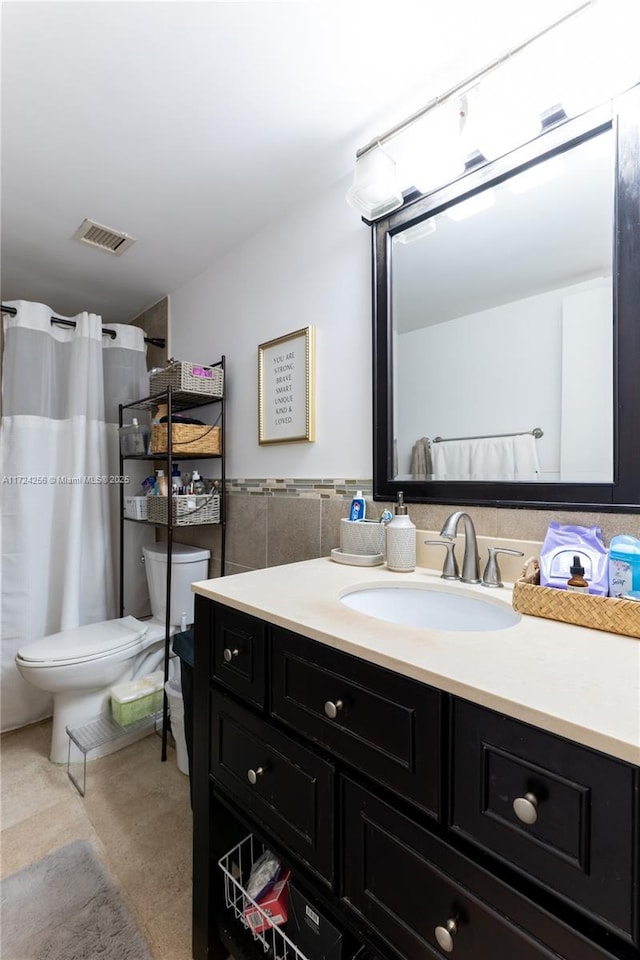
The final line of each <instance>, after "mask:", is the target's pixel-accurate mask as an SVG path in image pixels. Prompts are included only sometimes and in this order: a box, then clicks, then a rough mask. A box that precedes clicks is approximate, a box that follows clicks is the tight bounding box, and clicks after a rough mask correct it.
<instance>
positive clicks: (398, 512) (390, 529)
mask: <svg viewBox="0 0 640 960" xmlns="http://www.w3.org/2000/svg"><path fill="white" fill-rule="evenodd" d="M386 542H387V567H388V568H389V570H394V571H396V572H398V573H404V572H406V573H409V572H410V571H411V570H414V569H415V565H416V527H415V524H414V523H412V522H411V520H410V519H409V516H408V514H407V508H406V506H405V503H404V495H403V493H402V491H400V492H399V493H398V502H397V503H396V506H395V516H394V517H393V520H390V521H389V523H388V524H387V526H386Z"/></svg>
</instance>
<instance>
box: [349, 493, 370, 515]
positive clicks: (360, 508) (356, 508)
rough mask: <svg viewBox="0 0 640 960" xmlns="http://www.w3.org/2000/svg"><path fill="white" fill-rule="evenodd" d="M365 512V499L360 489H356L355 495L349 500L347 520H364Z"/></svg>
mask: <svg viewBox="0 0 640 960" xmlns="http://www.w3.org/2000/svg"><path fill="white" fill-rule="evenodd" d="M366 512H367V504H366V503H365V499H364V497H363V496H362V490H358V491H357V493H356V495H355V497H354V498H353V500H352V501H351V509H350V510H349V520H364V517H365V514H366Z"/></svg>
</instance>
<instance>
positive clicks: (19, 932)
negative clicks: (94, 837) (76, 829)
mask: <svg viewBox="0 0 640 960" xmlns="http://www.w3.org/2000/svg"><path fill="white" fill-rule="evenodd" d="M1 914H2V934H1V955H2V958H3V960H152V958H151V954H150V952H149V948H148V946H147V942H146V940H145V939H144V937H143V936H142V934H141V933H140V931H139V930H138V928H137V926H136V924H135V921H134V919H133V917H132V916H131V914H130V913H129V910H128V909H127V907H126V905H125V903H124V901H123V899H122V897H121V896H120V894H119V892H118V889H117V887H116V886H115V885H114V883H113V881H112V880H111V878H110V877H109V875H108V874H107V872H106V870H105V869H104V867H103V866H102V864H101V863H100V861H99V860H98V858H97V857H96V855H95V853H94V852H93V848H92V846H91V844H90V843H88V842H87V841H85V840H76V841H75V842H74V843H69V844H67V846H65V847H61V848H60V850H56V851H55V853H51V854H49V856H48V857H44V859H42V860H38V862H37V863H33V864H31V866H29V867H25V869H24V870H20V871H19V872H18V873H14V874H12V875H11V876H10V877H7V879H6V880H3V882H2V894H1Z"/></svg>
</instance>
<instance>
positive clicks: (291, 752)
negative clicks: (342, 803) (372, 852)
mask: <svg viewBox="0 0 640 960" xmlns="http://www.w3.org/2000/svg"><path fill="white" fill-rule="evenodd" d="M210 770H211V777H212V779H213V780H214V782H216V783H218V784H221V785H222V786H223V787H224V788H225V789H226V790H227V791H228V792H230V793H232V794H233V795H234V796H235V797H237V798H238V800H239V801H240V803H242V804H244V805H245V807H246V808H247V809H248V810H250V811H251V813H252V814H253V815H254V816H255V817H256V818H257V819H258V820H260V821H261V822H262V823H263V824H265V825H266V826H267V827H268V828H269V829H270V830H272V831H273V832H274V833H275V834H276V836H278V837H280V838H281V840H282V841H283V842H284V843H286V844H287V846H288V847H289V848H290V849H291V850H292V851H293V852H294V853H297V854H298V856H300V857H301V858H302V859H303V860H304V861H305V862H306V863H307V864H309V865H310V866H311V867H312V868H313V870H314V871H315V872H316V873H317V874H319V875H320V876H321V877H322V879H323V880H324V881H325V882H326V883H328V884H332V883H333V865H334V832H333V831H334V805H335V798H334V771H333V766H332V765H331V764H330V763H328V762H327V761H326V760H324V759H322V758H321V757H318V756H317V755H316V754H315V753H313V752H312V751H311V750H307V749H306V748H305V747H303V746H301V745H300V744H299V743H297V742H295V741H294V740H292V739H291V738H290V737H286V736H284V735H283V734H281V733H280V732H279V731H278V730H274V729H273V727H271V726H269V725H268V724H267V723H265V722H264V721H263V720H261V719H260V718H259V717H256V716H255V715H253V714H251V713H249V712H248V711H247V710H245V709H243V708H242V707H241V706H240V705H239V704H237V703H235V702H234V701H233V700H230V699H229V698H228V697H225V696H224V695H223V694H221V693H218V692H216V691H213V692H212V694H211V758H210Z"/></svg>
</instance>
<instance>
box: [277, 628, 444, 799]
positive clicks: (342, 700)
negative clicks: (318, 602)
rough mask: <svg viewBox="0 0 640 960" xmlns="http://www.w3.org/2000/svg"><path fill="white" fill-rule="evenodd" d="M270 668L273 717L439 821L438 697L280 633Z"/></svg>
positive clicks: (385, 672) (367, 665)
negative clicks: (436, 817) (271, 672)
mask: <svg viewBox="0 0 640 960" xmlns="http://www.w3.org/2000/svg"><path fill="white" fill-rule="evenodd" d="M272 663H273V703H272V712H273V714H274V715H275V716H277V717H279V718H280V719H281V720H283V721H284V722H285V723H288V724H289V725H291V726H292V727H293V728H294V729H296V730H299V731H300V732H301V733H304V734H306V735H307V736H308V737H311V738H312V739H313V740H315V741H316V742H317V743H319V744H322V746H324V747H326V748H327V749H328V750H330V751H331V752H332V753H334V754H337V755H338V756H340V757H341V758H343V759H344V760H346V761H347V762H348V763H350V764H351V765H353V766H354V767H356V768H357V769H358V770H361V771H363V772H364V773H366V774H368V775H369V776H371V777H373V778H374V779H376V780H378V781H379V782H380V783H382V784H385V785H386V786H388V787H391V789H393V790H395V791H397V792H398V793H400V794H401V795H402V796H403V797H405V798H406V799H407V800H410V801H411V802H413V803H415V804H417V805H418V806H419V807H421V808H422V809H423V810H426V811H427V812H428V813H429V814H431V815H433V816H437V815H438V812H439V798H440V778H439V758H440V702H441V701H440V697H441V695H440V693H439V691H437V690H433V689H432V688H431V687H427V686H425V685H424V684H421V683H416V682H415V681H413V680H409V679H407V678H406V677H401V676H399V675H398V674H396V673H392V672H391V671H389V670H384V669H383V668H381V667H377V666H374V665H372V664H370V663H367V662H365V661H364V660H359V659H358V658H356V657H352V656H350V655H348V654H345V653H341V652H340V651H338V650H333V649H332V648H330V647H327V646H325V645H324V644H321V643H316V642H314V641H312V640H308V639H307V638H305V637H300V636H297V635H296V634H294V633H290V632H289V631H287V630H281V629H276V628H274V630H273V633H272Z"/></svg>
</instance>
